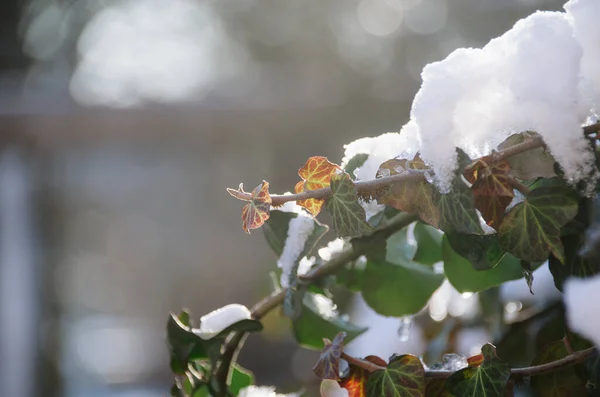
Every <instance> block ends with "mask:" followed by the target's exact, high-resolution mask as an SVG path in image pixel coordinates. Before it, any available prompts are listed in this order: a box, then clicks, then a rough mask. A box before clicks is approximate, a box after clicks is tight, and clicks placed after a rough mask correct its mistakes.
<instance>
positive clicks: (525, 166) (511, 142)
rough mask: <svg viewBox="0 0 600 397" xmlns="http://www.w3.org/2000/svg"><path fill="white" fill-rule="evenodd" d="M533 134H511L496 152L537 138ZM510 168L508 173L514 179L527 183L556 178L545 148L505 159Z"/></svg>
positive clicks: (550, 158)
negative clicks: (528, 181) (531, 180)
mask: <svg viewBox="0 0 600 397" xmlns="http://www.w3.org/2000/svg"><path fill="white" fill-rule="evenodd" d="M537 135H538V134H537V133H534V132H522V133H519V134H513V135H511V136H509V137H508V138H506V139H505V140H504V141H502V142H501V143H500V144H499V145H498V150H502V149H506V148H509V147H512V146H515V145H517V144H519V143H523V142H525V141H526V140H527V139H531V138H532V137H534V136H537ZM506 162H507V163H508V164H509V166H510V173H511V175H512V176H514V177H515V178H519V179H521V180H524V181H527V180H530V179H534V178H552V177H555V176H556V173H555V172H554V163H555V161H554V158H553V157H552V155H551V154H550V153H549V152H548V150H547V149H546V148H543V147H541V148H537V149H533V150H528V151H527V153H520V154H517V155H514V156H510V157H509V158H507V159H506Z"/></svg>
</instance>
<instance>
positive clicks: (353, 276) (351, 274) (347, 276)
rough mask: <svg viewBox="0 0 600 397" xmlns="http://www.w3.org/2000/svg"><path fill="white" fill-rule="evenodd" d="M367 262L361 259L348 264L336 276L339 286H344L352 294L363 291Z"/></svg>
mask: <svg viewBox="0 0 600 397" xmlns="http://www.w3.org/2000/svg"><path fill="white" fill-rule="evenodd" d="M366 267H367V261H366V260H364V258H359V259H357V260H355V261H352V262H350V263H348V264H346V265H345V266H344V267H343V268H342V269H341V270H340V271H339V272H337V273H336V275H335V280H336V282H337V284H339V285H342V286H344V287H346V288H347V289H349V290H350V291H352V292H360V291H362V286H363V280H364V274H365V268H366Z"/></svg>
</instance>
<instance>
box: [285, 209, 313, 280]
mask: <svg viewBox="0 0 600 397" xmlns="http://www.w3.org/2000/svg"><path fill="white" fill-rule="evenodd" d="M289 203H290V202H288V203H286V204H288V205H287V206H286V205H284V206H283V207H281V208H279V210H283V211H286V212H295V213H297V214H298V216H296V217H295V218H293V219H292V220H291V221H290V224H289V225H288V235H287V238H286V240H285V244H284V246H283V252H282V253H281V256H280V257H279V260H278V261H277V266H278V267H280V268H281V269H282V270H283V272H282V274H281V286H282V287H284V288H287V287H289V279H290V274H291V273H292V269H293V268H294V265H295V263H296V262H297V261H298V260H299V256H300V254H301V253H302V251H303V250H304V246H305V245H306V240H308V237H309V236H310V235H311V234H312V232H313V231H314V230H315V221H314V220H313V218H312V217H311V216H310V215H309V214H308V213H307V212H306V211H304V210H301V209H299V208H302V207H300V206H299V205H297V204H295V202H294V204H293V205H290V204H289ZM310 261H311V260H310V259H306V258H300V265H301V266H299V267H298V270H299V271H298V273H299V274H302V273H304V272H306V271H308V269H310V267H311V266H312V264H313V263H314V260H313V261H312V263H311V262H310ZM300 270H302V273H301V272H300Z"/></svg>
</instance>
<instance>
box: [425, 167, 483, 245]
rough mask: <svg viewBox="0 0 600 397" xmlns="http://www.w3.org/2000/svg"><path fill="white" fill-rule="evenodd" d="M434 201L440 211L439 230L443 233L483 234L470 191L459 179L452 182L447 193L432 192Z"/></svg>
mask: <svg viewBox="0 0 600 397" xmlns="http://www.w3.org/2000/svg"><path fill="white" fill-rule="evenodd" d="M434 201H435V203H436V204H437V206H438V208H439V210H440V224H439V228H440V229H441V230H443V231H444V232H451V231H455V232H458V233H467V234H483V231H482V230H481V226H480V224H479V216H478V215H477V211H476V210H475V198H474V197H473V192H471V189H469V187H468V186H467V185H466V184H465V183H464V182H463V181H462V180H460V179H459V178H456V179H455V180H454V183H453V184H452V189H451V190H450V192H449V193H446V194H442V193H439V192H438V191H437V190H436V191H435V192H434Z"/></svg>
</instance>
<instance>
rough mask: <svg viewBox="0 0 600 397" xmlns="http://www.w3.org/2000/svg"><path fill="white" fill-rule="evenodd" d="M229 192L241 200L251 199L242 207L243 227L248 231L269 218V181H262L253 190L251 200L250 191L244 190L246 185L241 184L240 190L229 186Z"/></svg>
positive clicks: (256, 227)
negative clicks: (248, 196)
mask: <svg viewBox="0 0 600 397" xmlns="http://www.w3.org/2000/svg"><path fill="white" fill-rule="evenodd" d="M227 192H229V194H231V195H232V196H233V197H235V198H238V199H240V200H244V201H249V203H248V204H246V205H245V206H244V208H242V228H243V229H244V231H245V232H246V233H250V229H258V228H259V227H261V226H262V225H263V224H264V223H265V221H266V220H267V219H269V213H270V211H271V202H272V201H271V195H270V194H269V182H267V181H262V183H261V184H260V185H258V186H257V187H255V188H254V190H252V193H251V196H252V198H251V199H250V200H248V199H247V197H246V196H247V195H248V193H247V192H245V191H244V186H243V185H242V184H240V187H239V188H238V190H234V189H230V188H227Z"/></svg>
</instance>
